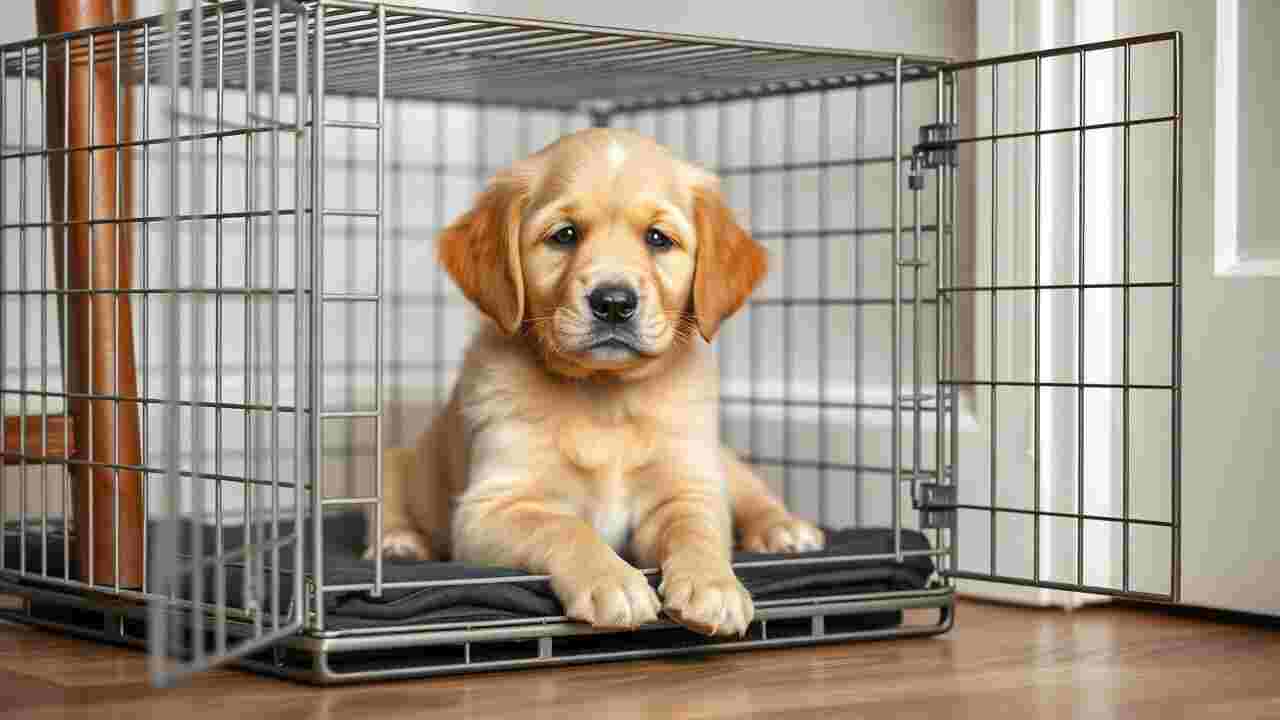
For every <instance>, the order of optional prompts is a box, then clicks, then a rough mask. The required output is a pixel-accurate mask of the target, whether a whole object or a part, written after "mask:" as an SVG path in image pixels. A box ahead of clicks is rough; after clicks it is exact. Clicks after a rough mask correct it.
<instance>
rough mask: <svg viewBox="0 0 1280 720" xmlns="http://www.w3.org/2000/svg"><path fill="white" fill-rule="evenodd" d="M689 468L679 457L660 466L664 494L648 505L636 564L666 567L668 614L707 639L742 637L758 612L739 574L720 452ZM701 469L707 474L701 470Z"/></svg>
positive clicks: (658, 481)
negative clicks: (734, 568)
mask: <svg viewBox="0 0 1280 720" xmlns="http://www.w3.org/2000/svg"><path fill="white" fill-rule="evenodd" d="M702 453H703V454H704V455H706V456H707V457H706V458H704V461H703V462H702V463H698V462H697V461H696V460H695V461H694V462H693V463H692V464H690V462H689V458H688V457H687V455H688V453H683V452H681V453H676V454H675V456H674V457H673V458H671V459H669V460H666V461H663V462H659V463H657V464H655V466H654V468H653V472H654V473H655V477H653V478H652V481H653V487H654V488H656V489H657V492H656V493H655V495H654V496H652V497H651V498H648V499H647V501H646V503H645V508H644V512H643V514H642V515H641V516H640V519H639V522H638V523H637V525H636V529H635V532H634V533H633V535H632V544H631V551H632V553H633V554H634V556H635V558H636V560H637V562H640V563H641V564H643V565H645V566H652V565H657V566H659V567H660V568H661V569H662V584H661V585H660V586H659V588H658V592H659V593H661V594H662V598H663V605H662V607H663V610H664V611H665V612H666V613H667V615H668V616H669V617H670V618H671V619H673V620H675V621H676V622H679V623H680V624H682V625H684V626H685V627H687V628H689V629H691V630H694V631H696V632H700V633H703V634H706V635H742V634H744V633H745V632H746V630H747V626H748V625H749V624H750V623H751V618H752V617H753V616H754V614H755V607H754V605H753V604H752V602H751V595H750V594H749V593H748V592H747V590H746V588H744V587H743V586H742V583H741V582H740V581H739V580H738V577H737V576H736V575H735V574H734V572H733V567H732V565H731V564H730V563H731V562H732V544H733V536H732V527H731V525H730V514H729V505H728V502H727V498H726V497H725V492H724V486H723V475H722V474H721V470H720V468H719V467H718V465H719V458H718V457H717V456H716V454H715V450H714V448H711V449H709V450H704V451H702ZM699 465H701V466H702V470H703V471H702V472H699Z"/></svg>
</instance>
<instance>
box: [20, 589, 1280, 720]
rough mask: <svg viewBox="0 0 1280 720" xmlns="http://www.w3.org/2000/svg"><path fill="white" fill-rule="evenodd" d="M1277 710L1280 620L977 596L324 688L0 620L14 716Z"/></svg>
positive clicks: (173, 719) (352, 719) (260, 719)
mask: <svg viewBox="0 0 1280 720" xmlns="http://www.w3.org/2000/svg"><path fill="white" fill-rule="evenodd" d="M751 715H767V716H778V717H821V718H862V717H896V718H929V719H930V720H937V718H944V717H973V718H984V719H988V718H997V717H1001V716H1004V717H1010V718H1024V717H1089V718H1111V717H1118V718H1119V717H1123V718H1132V717H1153V718H1154V717H1159V718H1180V717H1197V718H1198V717H1224V718H1233V719H1238V718H1254V717H1277V718H1280V632H1278V631H1276V630H1274V629H1271V630H1268V629H1262V628H1258V627H1248V626H1240V625H1230V624H1223V623H1216V622H1211V621H1208V620H1202V619H1188V618H1180V617H1172V616H1169V615H1165V614H1161V613H1157V612H1152V611H1148V610H1144V609H1134V608H1125V607H1105V606H1104V607H1093V608H1088V609H1084V610H1078V611H1076V612H1074V613H1066V612H1063V611H1060V610H1027V609H1019V608H1011V607H1002V606H994V605H982V604H976V603H970V602H965V603H962V604H961V606H960V608H959V613H958V616H957V625H956V628H955V629H954V630H953V631H952V632H951V633H949V634H947V635H945V636H942V637H938V638H930V639H921V640H892V641H884V642H863V643H850V644H844V645H838V646H830V647H825V648H801V649H791V650H772V651H757V652H749V653H737V654H728V655H719V656H711V657H706V658H700V659H695V660H678V661H650V662H633V663H615V664H608V665H596V666H587V667H578V668H570V669H565V668H561V669H555V668H545V669H539V670H528V671H520V672H508V673H498V674H488V675H475V676H469V677H463V678H442V679H434V680H422V681H401V682H394V683H381V684H375V685H362V686H355V687H343V688H314V687H307V686H301V685H295V684H291V683H288V682H284V681H279V680H272V679H267V678H262V677H258V676H254V675H249V674H245V673H241V672H238V671H233V670H221V671H216V672H212V673H210V674H208V675H207V676H205V677H202V678H200V679H198V680H196V681H194V682H191V683H189V684H187V685H184V686H181V687H178V688H174V689H170V690H165V691H156V690H152V689H151V688H150V687H149V686H148V685H147V681H146V659H145V656H144V655H143V654H142V653H140V652H137V651H132V650H126V649H117V648H111V647H105V646H101V645H97V644H94V643H90V642H85V641H78V640H74V639H70V638H67V637H63V636H59V635H53V634H48V633H45V632H41V631H37V630H31V629H28V628H25V627H20V626H16V625H7V624H0V717H3V718H4V719H5V720H8V719H9V718H19V717H22V718H26V717H31V718H45V717H58V718H63V717H66V718H75V717H85V718H94V719H95V720H98V719H101V718H165V719H166V720H198V718H204V717H225V718H248V719H250V720H265V719H266V718H276V717H282V718H335V719H338V720H357V719H358V720H365V719H367V718H372V719H375V720H390V719H391V718H399V717H405V718H408V717H415V718H432V720H435V719H437V718H493V717H504V716H512V717H518V718H522V719H523V720H540V719H541V718H571V719H574V720H577V719H579V718H581V719H590V718H609V719H610V720H615V719H622V718H650V717H655V718H667V717H697V718H741V717H747V716H751Z"/></svg>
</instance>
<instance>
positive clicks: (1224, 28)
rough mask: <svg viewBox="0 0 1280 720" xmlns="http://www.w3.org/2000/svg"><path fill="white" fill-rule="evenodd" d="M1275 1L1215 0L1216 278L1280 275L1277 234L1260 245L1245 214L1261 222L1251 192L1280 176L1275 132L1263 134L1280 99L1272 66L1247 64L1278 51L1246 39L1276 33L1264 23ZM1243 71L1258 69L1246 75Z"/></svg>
mask: <svg viewBox="0 0 1280 720" xmlns="http://www.w3.org/2000/svg"><path fill="white" fill-rule="evenodd" d="M1273 2H1274V0H1263V1H1262V2H1251V0H1218V44H1217V86H1218V89H1217V99H1216V103H1217V123H1216V126H1215V128H1214V130H1215V132H1214V152H1215V160H1214V172H1213V178H1214V209H1213V213H1214V217H1215V222H1214V231H1213V245H1214V264H1213V271H1214V274H1215V275H1218V276H1228V277H1231V276H1258V275H1269V276H1280V242H1278V241H1276V239H1275V238H1276V235H1275V233H1267V234H1266V235H1267V238H1264V237H1263V233H1261V232H1260V230H1261V228H1260V227H1259V223H1256V222H1250V221H1249V217H1250V215H1249V214H1250V213H1252V215H1254V216H1259V217H1260V216H1261V214H1262V213H1261V210H1262V209H1261V207H1255V205H1258V203H1257V202H1256V200H1253V201H1252V202H1251V200H1252V199H1254V198H1256V197H1257V195H1256V194H1254V193H1252V192H1250V189H1251V188H1252V187H1271V186H1273V185H1272V184H1271V183H1270V181H1269V180H1268V179H1267V178H1266V177H1264V174H1266V173H1268V172H1269V173H1271V174H1272V175H1275V174H1276V173H1277V172H1280V157H1277V155H1280V142H1277V141H1276V140H1275V137H1274V134H1273V133H1274V130H1273V129H1271V128H1268V127H1267V126H1268V125H1269V124H1274V121H1275V118H1267V115H1268V112H1267V111H1268V109H1269V108H1271V107H1273V106H1274V107H1275V112H1276V113H1277V114H1280V94H1277V93H1276V92H1275V79H1274V77H1273V76H1272V74H1271V72H1270V71H1268V70H1267V69H1265V68H1267V67H1274V65H1267V64H1263V65H1256V64H1255V63H1254V62H1250V58H1251V57H1253V56H1254V55H1257V54H1261V55H1267V54H1271V55H1274V54H1276V53H1277V51H1276V50H1275V49H1274V48H1273V47H1272V45H1271V40H1270V39H1267V41H1266V44H1265V45H1264V46H1262V47H1251V45H1250V42H1249V40H1250V38H1249V37H1248V36H1247V35H1246V33H1250V32H1254V33H1257V34H1258V36H1259V37H1258V38H1257V40H1258V41H1261V40H1262V38H1261V35H1262V33H1263V32H1265V30H1266V29H1270V30H1273V31H1274V30H1275V29H1276V28H1275V27H1270V28H1267V27H1266V26H1267V25H1268V23H1267V22H1266V19H1264V18H1271V19H1273V20H1275V21H1280V10H1277V9H1276V7H1275V6H1273V5H1271V3H1273ZM1268 13H1269V14H1270V15H1268ZM1242 15H1244V16H1245V17H1244V18H1242V17H1241V16H1242ZM1242 56H1243V57H1242ZM1253 59H1254V60H1256V59H1257V58H1253ZM1242 61H1243V62H1242ZM1264 62H1265V61H1264ZM1249 67H1257V68H1258V69H1257V70H1254V71H1249V69H1248V68H1249ZM1242 70H1243V71H1244V72H1243V74H1242ZM1243 98H1247V99H1248V107H1249V112H1247V113H1246V112H1243V105H1242V99H1243ZM1268 120H1270V122H1268ZM1259 183H1263V185H1259ZM1268 239H1269V242H1268V243H1267V244H1268V245H1270V247H1268V248H1266V249H1265V251H1264V252H1265V254H1262V256H1261V257H1259V254H1260V252H1259V251H1260V250H1263V248H1261V247H1260V246H1262V245H1263V241H1264V240H1268Z"/></svg>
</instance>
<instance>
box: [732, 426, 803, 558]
mask: <svg viewBox="0 0 1280 720" xmlns="http://www.w3.org/2000/svg"><path fill="white" fill-rule="evenodd" d="M721 457H722V458H723V459H724V468H725V473H726V475H727V478H726V479H727V481H728V484H729V502H730V503H731V504H732V506H733V524H734V526H735V527H736V528H737V529H738V536H739V537H740V538H741V543H742V549H743V550H747V551H749V552H760V553H782V552H807V551H812V550H821V549H822V547H823V546H824V545H825V544H826V538H825V537H824V536H823V534H822V531H821V530H819V529H818V528H817V527H815V526H814V525H813V524H812V523H808V522H805V521H804V520H801V519H800V518H798V517H796V516H795V515H792V514H791V513H790V512H788V511H787V508H786V506H784V505H783V504H782V502H780V501H779V500H778V499H777V498H775V497H774V496H773V494H772V493H770V492H769V488H768V487H767V486H766V485H765V484H764V481H762V480H761V479H760V478H759V477H757V476H756V474H755V473H753V472H751V468H749V467H747V465H746V464H745V463H743V462H742V460H740V459H739V458H738V456H737V454H736V453H734V452H733V451H732V450H730V449H729V448H727V447H726V448H722V449H721Z"/></svg>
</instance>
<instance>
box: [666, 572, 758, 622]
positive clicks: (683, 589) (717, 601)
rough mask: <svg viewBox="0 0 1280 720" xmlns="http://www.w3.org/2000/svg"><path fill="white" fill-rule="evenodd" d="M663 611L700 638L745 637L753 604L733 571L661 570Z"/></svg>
mask: <svg viewBox="0 0 1280 720" xmlns="http://www.w3.org/2000/svg"><path fill="white" fill-rule="evenodd" d="M658 592H659V593H661V594H662V599H663V602H662V609H663V611H664V612H666V614H667V616H668V617H670V618H671V619H672V620H675V621H676V622H678V623H680V624H681V625H684V626H685V627H687V628H689V629H690V630H693V631H694V632H699V633H702V634H703V635H738V636H742V635H745V634H746V632H747V626H748V625H750V624H751V618H752V617H754V616H755V605H754V604H753V603H752V602H751V594H750V593H748V592H747V589H746V588H745V587H743V586H742V583H741V582H740V581H739V580H738V577H737V576H736V575H734V574H733V569H732V568H728V567H726V568H724V569H723V570H705V569H702V570H699V569H697V567H696V566H694V568H691V569H681V568H673V569H671V570H669V571H668V570H664V572H663V577H662V584H661V585H659V586H658Z"/></svg>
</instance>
